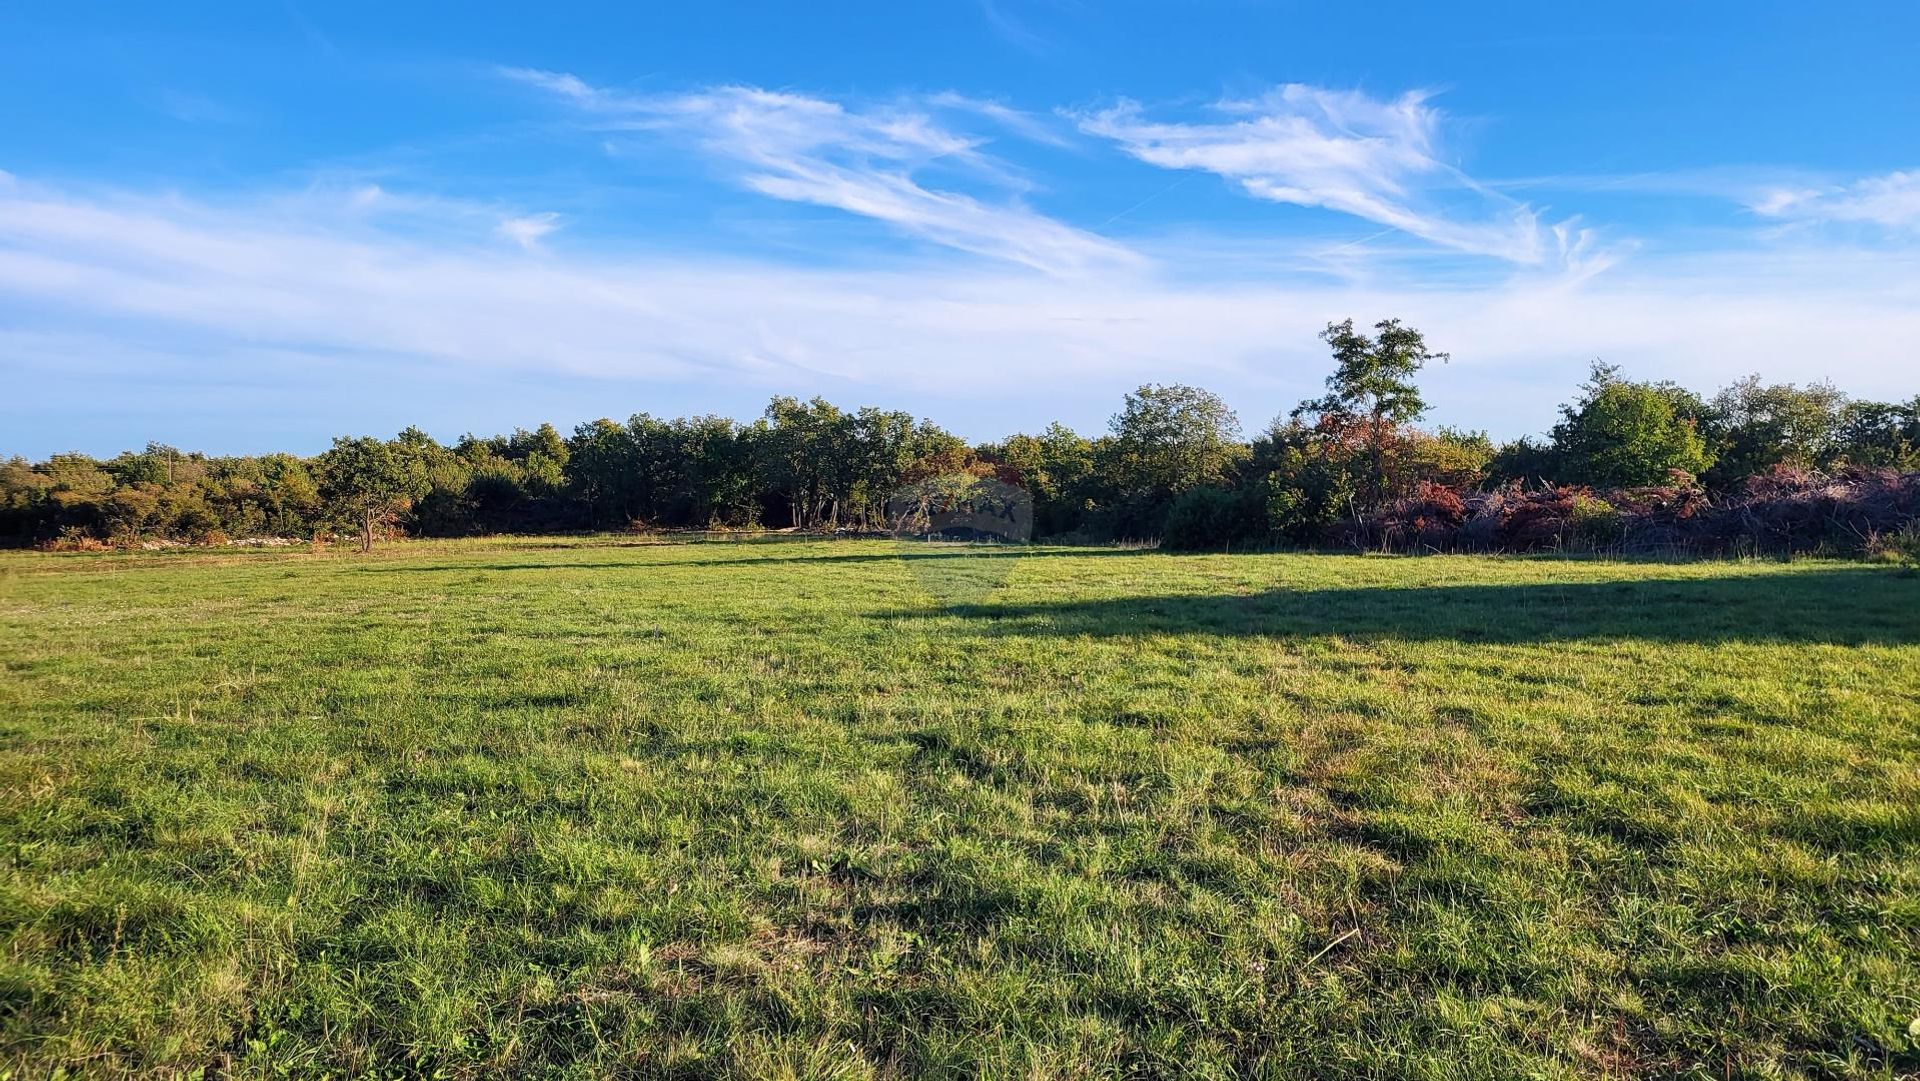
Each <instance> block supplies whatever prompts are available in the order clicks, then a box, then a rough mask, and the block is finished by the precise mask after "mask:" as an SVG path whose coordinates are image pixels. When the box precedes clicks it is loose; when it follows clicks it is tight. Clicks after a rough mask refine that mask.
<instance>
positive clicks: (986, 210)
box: [503, 69, 1143, 275]
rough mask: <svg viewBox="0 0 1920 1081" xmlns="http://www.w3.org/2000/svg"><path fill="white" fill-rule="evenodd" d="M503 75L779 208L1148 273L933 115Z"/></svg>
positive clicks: (1082, 268) (1070, 265) (1000, 251)
mask: <svg viewBox="0 0 1920 1081" xmlns="http://www.w3.org/2000/svg"><path fill="white" fill-rule="evenodd" d="M503 74H504V75H506V76H507V77H509V78H512V79H515V80H518V81H520V82H523V83H527V84H529V85H532V86H537V87H539V88H541V89H542V90H545V91H547V92H549V93H551V94H554V95H557V96H559V97H561V98H562V99H564V100H566V101H567V102H569V103H571V104H572V105H573V106H575V107H577V108H579V109H581V110H582V111H583V112H585V113H586V114H588V115H589V116H591V117H592V118H593V119H594V121H595V122H596V123H598V124H599V125H600V126H602V127H606V128H612V129H616V130H624V131H640V132H649V133H654V134H658V135H669V136H681V137H684V138H687V139H689V140H691V141H692V142H693V143H694V145H696V146H698V147H699V148H701V149H702V150H703V151H704V152H706V153H707V154H709V155H711V156H712V157H714V158H715V159H717V160H719V161H721V162H724V163H725V164H726V165H728V166H729V167H730V168H731V170H733V171H734V176H735V179H736V180H737V181H738V182H739V183H740V184H742V185H743V186H745V187H747V188H748V189H750V190H752V191H756V192H758V193H760V194H762V195H766V196H769V197H772V198H775V199H782V200H786V201H790V202H797V203H808V204H812V205H815V206H826V207H832V208H834V209H837V210H843V211H846V212H848V213H851V214H857V215H860V216H862V217H866V218H871V219H874V220H876V221H881V222H885V223H886V224H887V225H889V226H891V227H893V228H895V229H898V230H899V231H901V232H903V233H906V234H908V235H910V236H914V237H918V238H921V239H924V240H928V241H932V242H933V243H936V244H940V245H944V246H946V247H949V248H954V249H958V250H960V251H965V252H971V253H974V254H976V255H982V256H987V257H990V258H994V259H1000V260H1005V261H1007V262H1011V263H1017V264H1020V265H1023V266H1027V267H1032V268H1034V269H1036V270H1041V271H1044V272H1047V273H1049V274H1056V275H1058V274H1082V273H1087V272H1089V271H1092V270H1097V269H1109V268H1113V267H1124V266H1140V265H1142V264H1143V260H1142V259H1141V257H1140V256H1139V255H1138V254H1137V253H1135V252H1133V251H1131V250H1129V249H1127V248H1126V247H1124V246H1122V245H1120V244H1118V243H1115V242H1114V241H1112V240H1109V239H1107V238H1105V237H1101V236H1097V235H1095V234H1093V233H1090V232H1087V231H1085V230H1082V229H1076V228H1074V227H1072V226H1070V225H1067V224H1064V223H1062V222H1060V221H1058V220H1055V219H1053V218H1050V217H1048V216H1046V215H1044V214H1041V213H1039V212H1037V211H1034V210H1032V209H1030V208H1028V207H1026V206H1024V205H1023V204H1022V203H1021V202H1020V201H1019V200H1018V199H1017V198H1015V197H1014V196H1013V195H1011V194H1008V191H1009V189H1016V188H1020V187H1022V186H1024V185H1023V184H1022V183H1021V182H1020V181H1019V179H1018V177H1017V174H1016V173H1015V172H1014V170H1013V169H1012V168H1011V167H1010V166H1008V165H1007V164H1006V163H1005V162H1003V161H1000V160H999V159H997V158H994V157H992V156H990V155H988V154H987V153H985V152H984V151H983V150H982V149H981V144H982V140H981V139H979V138H978V137H976V136H973V135H970V134H968V133H965V132H962V131H958V130H955V129H953V128H952V127H950V126H948V125H946V124H943V123H942V122H941V121H940V120H939V119H937V118H936V117H935V116H933V115H932V114H931V113H930V112H928V111H925V110H921V109H917V108H911V107H906V106H900V105H874V106H870V107H850V106H847V105H842V104H840V103H838V102H834V101H828V100H826V99H823V98H818V97H811V96H807V95H803V94H792V93H781V92H776V91H770V90H763V89H760V88H757V87H740V86H733V87H719V88H715V89H710V90H704V91H699V92H695V93H687V94H666V95H635V94H624V93H619V92H615V91H609V90H605V89H602V88H598V87H594V86H591V85H589V84H587V83H586V82H584V81H583V80H581V79H579V78H577V77H576V76H573V75H568V74H562V73H555V72H544V71H530V70H526V69H506V70H505V71H503ZM948 104H952V103H948ZM1011 116H1012V114H1011V111H1009V112H1008V114H1007V117H1011ZM1007 117H1003V118H1002V119H1003V122H1004V120H1005V119H1007ZM935 170H939V171H942V172H943V173H944V174H945V175H950V176H952V177H953V178H954V179H956V180H959V179H965V180H968V181H970V182H972V183H973V184H974V185H976V186H984V187H988V188H992V189H994V190H995V191H996V192H998V193H999V194H998V197H996V198H992V199H989V198H983V197H981V196H978V195H975V194H971V193H969V192H965V191H960V190H954V189H953V187H952V186H950V185H949V186H942V187H934V186H931V185H930V183H928V182H926V181H924V180H923V179H922V174H924V173H927V172H930V171H935Z"/></svg>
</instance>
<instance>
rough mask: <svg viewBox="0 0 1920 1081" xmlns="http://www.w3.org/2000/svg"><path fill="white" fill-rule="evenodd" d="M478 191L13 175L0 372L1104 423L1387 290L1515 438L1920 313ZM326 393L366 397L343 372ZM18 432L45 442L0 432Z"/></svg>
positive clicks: (1243, 379)
mask: <svg viewBox="0 0 1920 1081" xmlns="http://www.w3.org/2000/svg"><path fill="white" fill-rule="evenodd" d="M388 203H391V204H393V205H394V206H395V207H397V208H402V209H398V210H395V211H387V210H384V209H382V205H383V204H388ZM488 212H489V211H488V208H487V207H485V206H484V205H483V206H458V205H449V204H446V203H443V202H439V201H435V200H417V199H411V198H410V197H409V196H408V195H407V194H406V193H405V192H383V193H381V195H380V196H379V198H378V199H377V200H376V202H375V204H374V205H373V206H372V207H371V208H367V207H361V206H359V205H358V194H357V193H352V192H342V191H336V190H323V191H302V192H290V193H280V194H272V193H270V194H266V195H259V196H255V197H253V198H251V199H248V200H246V201H231V200H229V201H225V202H204V201H201V202H196V201H193V200H190V199H187V198H184V197H181V196H178V195H174V194H155V195H146V196H143V195H127V194H119V195H103V194H100V193H91V194H82V193H74V192H69V191H63V190H60V189H57V188H48V187H45V186H42V185H38V184H35V183H33V182H30V181H26V180H13V181H0V324H5V325H6V326H7V327H8V330H7V331H6V332H4V333H0V371H8V372H10V373H20V374H21V376H22V380H23V381H16V383H15V384H14V390H15V392H16V393H15V395H14V397H13V398H12V399H11V400H10V401H9V402H8V403H6V404H5V405H3V406H0V419H7V418H13V419H12V420H10V421H9V423H13V422H14V421H20V420H24V419H27V418H30V417H31V416H33V415H36V413H37V412H44V411H45V409H46V408H47V403H48V401H49V400H52V399H53V398H55V397H58V400H60V401H80V400H82V399H83V397H84V393H85V386H83V385H81V384H79V383H76V382H75V380H80V379H82V376H81V375H72V376H69V375H68V374H63V373H68V372H79V371H81V370H82V369H81V368H77V367H75V365H76V364H79V363H80V361H82V360H84V361H85V362H86V363H87V364H89V365H93V367H91V368H86V369H85V371H84V382H85V384H86V385H91V386H97V385H98V383H99V382H100V381H101V380H102V379H137V380H148V381H154V380H158V381H161V382H163V383H165V385H167V386H169V387H171V388H174V389H175V390H176V391H179V390H180V388H190V387H219V386H224V385H230V384H233V383H235V382H236V381H244V380H247V379H250V378H252V375H251V374H250V373H254V372H257V370H258V364H259V363H260V362H262V358H278V359H277V360H275V361H274V362H275V363H294V361H292V360H289V359H288V358H299V359H298V361H297V363H298V364H299V365H301V366H302V367H303V369H304V370H307V371H309V372H328V371H334V372H345V371H352V372H355V373H360V374H358V375H356V378H361V377H362V376H364V377H366V378H379V377H380V376H379V373H380V372H381V371H382V370H383V369H384V368H389V367H390V368H392V369H393V370H394V371H396V372H398V371H401V370H408V371H413V372H416V373H417V372H421V371H433V372H439V373H441V374H439V375H437V376H431V377H423V378H429V379H430V380H439V381H441V382H446V381H447V378H448V377H447V374H446V373H449V372H456V373H459V375H458V377H457V378H455V379H454V380H453V382H456V383H458V384H459V385H462V386H468V387H478V386H484V385H489V383H488V381H492V384H491V385H495V386H506V385H518V384H511V383H509V382H508V381H509V380H522V381H526V382H537V383H547V382H551V381H554V380H559V379H563V378H569V377H571V378H590V379H596V380H602V381H607V380H618V381H620V383H619V386H620V387H624V388H627V389H625V390H623V391H621V393H622V394H625V395H630V397H629V398H625V399H623V398H620V397H615V398H614V399H613V400H612V401H605V394H604V393H603V394H601V396H600V397H597V398H594V399H593V400H592V401H590V402H589V403H588V404H585V405H582V406H581V407H580V408H582V409H598V410H603V411H620V410H625V409H631V408H636V407H638V406H640V405H642V404H645V403H646V402H647V401H650V400H652V401H657V400H658V394H659V392H660V388H663V387H674V386H679V387H682V388H691V389H685V390H684V394H685V395H687V396H688V398H689V399H690V400H691V402H692V407H693V408H698V409H715V408H719V409H728V410H738V411H741V412H745V413H751V412H752V411H753V410H754V409H756V408H757V402H756V399H763V398H764V395H765V394H768V393H772V392H775V391H778V392H782V393H788V392H799V393H828V394H831V395H837V396H841V397H844V398H847V399H849V400H859V401H877V402H897V403H900V404H902V405H906V406H910V407H913V408H916V409H920V410H922V411H925V412H929V413H930V414H932V415H936V416H941V415H946V414H948V413H949V411H953V412H957V413H958V414H959V415H960V417H961V423H963V424H964V423H966V421H965V417H966V414H967V412H968V408H967V407H966V405H965V403H967V402H970V401H972V402H978V401H991V402H992V403H993V405H992V406H991V408H987V407H983V406H975V407H973V408H972V415H973V417H974V423H973V424H972V425H969V428H970V429H971V430H970V432H969V434H974V435H978V436H981V437H986V436H997V435H999V434H1003V433H1004V432H1005V431H1006V430H1008V429H1012V428H1014V427H1017V426H1024V425H1034V424H1044V423H1045V422H1046V421H1047V420H1050V419H1055V418H1065V419H1067V420H1069V421H1075V422H1078V423H1082V424H1091V425H1092V426H1094V427H1097V426H1098V424H1099V423H1100V418H1102V417H1104V416H1105V415H1106V413H1108V412H1110V410H1111V405H1112V402H1113V401H1114V400H1116V399H1117V397H1118V394H1119V392H1120V391H1121V390H1123V389H1126V388H1128V387H1130V386H1132V385H1134V384H1136V383H1139V382H1143V381H1148V380H1156V381H1165V380H1169V379H1178V380H1181V381H1187V382H1194V383H1199V384H1202V385H1206V386H1209V387H1211V388H1212V389H1215V390H1217V391H1219V392H1221V393H1223V394H1226V395H1227V396H1228V397H1229V398H1230V400H1233V401H1235V402H1236V403H1237V404H1241V405H1242V406H1243V408H1244V409H1245V410H1246V411H1247V412H1248V414H1249V415H1253V416H1260V415H1270V414H1271V413H1273V412H1278V411H1280V410H1281V409H1283V408H1284V407H1286V406H1290V405H1291V404H1292V403H1293V402H1294V401H1295V400H1297V399H1298V398H1300V397H1302V396H1304V395H1306V394H1308V393H1311V392H1313V391H1314V390H1315V389H1317V387H1318V384H1319V381H1320V378H1321V377H1322V376H1323V375H1324V374H1325V371H1326V365H1327V358H1326V355H1325V352H1324V349H1323V347H1322V346H1321V345H1320V343H1319V342H1317V341H1316V340H1315V338H1314V332H1315V331H1316V330H1317V329H1318V328H1319V327H1321V326H1324V325H1325V323H1326V322H1327V321H1328V320H1329V319H1337V318H1342V317H1346V316H1354V317H1356V318H1361V319H1371V318H1377V317H1380V316H1384V315H1397V316H1400V317H1403V318H1405V319H1407V320H1409V321H1410V322H1412V323H1413V324H1414V325H1416V326H1419V327H1420V328H1421V329H1422V330H1424V331H1426V332H1427V333H1428V334H1429V335H1430V336H1431V339H1432V340H1433V341H1434V342H1435V343H1436V344H1438V345H1440V346H1441V347H1443V348H1446V349H1448V350H1450V351H1451V352H1452V353H1453V354H1454V357H1455V361H1454V363H1453V364H1452V365H1450V366H1448V367H1447V368H1446V369H1445V370H1444V371H1436V372H1435V373H1434V375H1433V378H1432V379H1431V380H1429V381H1428V386H1429V389H1430V392H1431V393H1430V397H1431V398H1432V400H1434V401H1435V403H1436V405H1437V407H1438V410H1439V411H1438V413H1437V418H1438V419H1442V420H1445V421H1448V422H1451V423H1464V424H1470V425H1488V426H1490V427H1493V428H1494V429H1495V431H1496V434H1504V435H1512V434H1518V431H1519V430H1525V428H1526V427H1531V426H1534V425H1537V424H1544V423H1545V422H1546V421H1547V420H1549V419H1550V418H1551V415H1552V407H1553V405H1554V403H1555V402H1557V401H1558V400H1560V398H1561V397H1562V396H1564V394H1565V393H1566V390H1567V388H1568V387H1569V386H1571V385H1572V384H1573V383H1574V382H1576V381H1577V379H1578V376H1579V374H1580V371H1581V369H1582V368H1583V366H1584V365H1585V364H1586V363H1587V361H1588V360H1590V359H1591V357H1593V356H1595V355H1600V356H1604V357H1606V358H1607V359H1609V360H1614V361H1619V362H1622V363H1625V364H1627V365H1628V366H1629V368H1630V369H1631V370H1634V371H1636V372H1644V373H1647V374H1649V375H1659V376H1662V377H1668V378H1673V379H1678V380H1681V381H1683V382H1686V383H1689V384H1690V385H1694V386H1698V387H1702V388H1711V387H1713V386H1715V385H1717V384H1719V383H1721V382H1724V381H1726V380H1727V379H1730V378H1732V377H1734V376H1737V375H1740V374H1742V373H1744V372H1745V371H1748V370H1753V369H1759V370H1763V371H1765V372H1766V373H1767V375H1768V376H1769V377H1770V378H1778V379H1793V380H1809V379H1819V378H1823V377H1833V378H1836V379H1839V380H1840V381H1841V382H1843V384H1844V385H1846V386H1847V388H1848V389H1849V390H1853V391H1856V392H1858V393H1862V394H1881V395H1886V396H1894V395H1898V396H1901V397H1905V396H1910V395H1911V394H1912V393H1913V391H1914V388H1913V377H1912V370H1911V359H1912V358H1911V357H1910V355H1909V350H1908V346H1909V344H1910V343H1911V342H1912V341H1914V340H1915V339H1916V337H1920V314H1916V313H1920V256H1902V255H1899V254H1897V253H1889V252H1884V251H1883V252H1877V253H1876V252H1861V251H1855V250H1839V249H1822V248H1794V249H1780V248H1769V249H1766V250H1764V251H1761V252H1744V253H1726V254H1721V255H1714V256H1705V255H1702V256H1697V257H1693V258H1691V259H1690V260H1689V261H1685V262H1677V261H1675V262H1661V261H1659V260H1657V259H1651V258H1649V259H1642V260H1636V261H1635V262H1634V263H1633V264H1632V265H1631V266H1627V267H1622V268H1621V269H1620V270H1619V271H1618V272H1616V273H1614V274H1609V275H1606V276H1604V277H1603V278H1598V279H1591V280H1587V281H1585V282H1579V283H1569V282H1567V281H1566V280H1564V279H1546V278H1537V277H1531V276H1519V277H1512V278H1503V279H1501V280H1497V281H1496V280H1483V281H1477V282H1466V281H1436V280H1434V279H1432V278H1430V277H1428V276H1427V275H1425V274H1420V273H1415V274H1412V275H1409V276H1404V277H1401V278H1399V279H1387V278H1384V277H1378V276H1376V277H1374V278H1372V279H1370V280H1366V281H1353V282H1338V281H1329V280H1327V279H1326V278H1325V277H1324V276H1320V275H1303V274H1282V273H1280V272H1277V271H1276V272H1274V273H1263V274H1260V275H1257V276H1250V277H1245V278H1239V279H1234V280H1227V279H1223V278H1220V277H1218V276H1211V277H1210V276H1206V275H1201V274H1198V271H1197V270H1196V276H1195V277H1193V278H1192V279H1190V280H1184V281H1178V282H1174V281H1166V280H1157V279H1156V278H1155V277H1154V276H1151V275H1141V274H1134V273H1127V272H1113V271H1108V272H1103V273H1097V274H1090V275H1086V276H1082V277H1056V278H1048V277H1037V276H1034V275H1031V274H1024V273H1018V272H1009V271H1008V269H1007V268H1004V267H996V266H993V265H991V264H960V263H956V262H954V261H953V260H950V259H943V258H938V257H936V258H933V259H929V260H925V261H922V262H920V263H918V264H914V265H905V266H901V267H900V268H898V269H895V270H892V271H888V272H880V271H844V270H826V269H820V268H808V267H795V266H789V265H781V264H777V263H771V262H759V263H755V262H746V261H741V260H737V259H736V260H720V259H700V258H698V257H689V256H687V255H686V254H685V253H683V252H681V253H663V252H649V251H645V250H632V249H629V250H624V251H617V252H606V251H600V250H597V249H596V248H594V247H588V248H586V249H583V250H578V251H574V250H556V251H554V252H552V253H551V254H550V255H549V256H548V257H546V258H541V259H527V258H524V257H523V256H522V255H521V254H520V253H519V252H517V251H511V250H503V249H502V246H501V245H500V244H498V243H497V242H495V241H494V240H493V238H492V237H490V236H489V235H488V233H489V230H490V229H491V228H492V227H493V225H494V224H495V223H496V222H497V220H498V218H497V216H496V217H483V214H485V213H488ZM483 221H484V222H485V227H479V226H481V224H482V222H483ZM1840 325H1844V326H1847V327H1849V328H1850V329H1851V333H1852V335H1853V338H1852V339H1851V340H1852V341H1854V342H1855V343H1856V344H1855V345H1854V346H1853V347H1850V348H1849V350H1848V351H1847V352H1846V354H1845V356H1844V360H1842V359H1841V358H1839V357H1838V356H1837V355H1836V354H1835V353H1834V352H1833V351H1832V350H1831V348H1830V346H1831V342H1830V340H1829V339H1830V336H1831V332H1832V328H1833V327H1834V326H1840ZM103 336H105V337H106V338H107V339H110V340H111V342H112V343H113V348H112V349H110V350H103V349H102V348H101V341H102V337H103ZM1842 363H1844V368H1841V367H1838V365H1840V364H1842ZM100 365H107V366H108V368H110V369H111V370H105V369H101V368H100ZM367 373H371V374H370V375H369V374H367ZM27 376H32V378H31V379H27V378H26V377H27ZM327 382H328V381H327V380H326V379H324V378H322V377H321V376H319V375H312V376H311V377H310V378H306V381H305V382H303V383H301V384H299V385H301V386H310V385H316V386H317V385H325V384H327ZM289 385H292V384H289ZM339 385H340V386H342V387H346V386H347V384H345V383H341V384H339ZM363 385H364V384H354V386H355V387H359V386H363ZM606 386H607V387H613V384H606ZM181 393H183V394H184V391H182V392H181ZM303 393H304V392H303ZM339 393H340V394H341V395H344V396H346V397H352V396H354V395H360V396H361V397H364V393H363V391H362V390H359V389H351V390H341V391H340V392H339ZM603 401H604V404H602V403H603ZM126 408H127V409H128V410H131V411H133V412H138V411H139V410H140V409H141V408H144V407H143V406H142V405H141V404H140V403H139V402H137V401H132V402H130V404H128V405H127V406H126ZM288 408H289V409H290V413H289V415H305V416H309V417H311V416H312V415H314V414H313V412H312V410H310V409H304V408H293V407H288ZM335 408H336V414H335V415H337V416H347V417H351V416H361V415H364V414H362V413H356V412H355V410H356V409H358V408H360V407H358V406H353V405H352V404H351V403H350V402H348V401H346V400H345V398H343V399H342V400H341V401H339V402H336V403H335ZM140 416H141V417H143V418H145V419H144V420H140V421H138V422H137V423H136V422H133V421H129V422H126V423H127V425H128V430H142V431H150V432H154V433H156V434H164V432H165V431H166V430H167V429H166V425H167V423H169V421H168V414H167V413H166V411H165V410H162V409H159V408H158V407H155V408H153V409H151V410H149V411H148V412H146V413H141V414H140ZM983 417H984V418H987V419H985V420H981V419H980V418H983ZM529 419H534V418H529ZM556 419H562V420H564V419H568V417H567V416H565V415H562V416H560V417H558V418H556ZM307 423H318V422H315V421H311V420H309V421H308V422H307ZM450 423H460V422H459V421H457V420H455V421H450ZM143 425H144V427H142V426H143ZM4 427H5V425H0V428H4ZM65 430H66V429H65V428H62V429H61V432H64V431H65ZM324 434H325V433H324V431H316V432H313V433H311V435H312V437H313V438H314V439H315V440H319V438H320V437H321V436H322V435H324ZM56 437H57V438H58V439H65V438H67V436H66V435H64V434H59V433H54V434H51V435H49V436H47V438H49V439H54V438H56ZM15 438H16V439H17V438H19V437H18V436H16V437H15ZM21 449H32V448H26V447H22V446H20V445H18V444H17V443H16V445H12V446H0V453H5V452H8V451H13V450H21ZM56 449H57V448H56Z"/></svg>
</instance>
